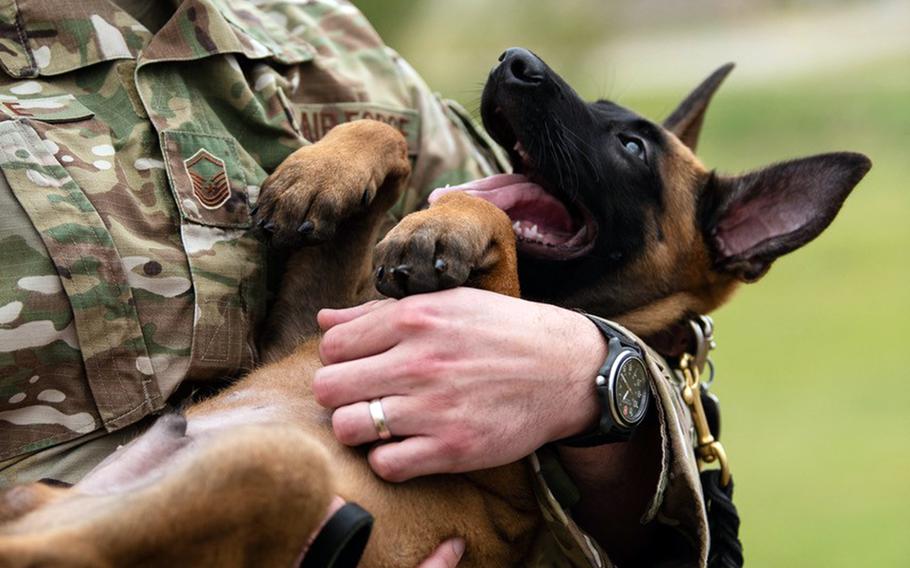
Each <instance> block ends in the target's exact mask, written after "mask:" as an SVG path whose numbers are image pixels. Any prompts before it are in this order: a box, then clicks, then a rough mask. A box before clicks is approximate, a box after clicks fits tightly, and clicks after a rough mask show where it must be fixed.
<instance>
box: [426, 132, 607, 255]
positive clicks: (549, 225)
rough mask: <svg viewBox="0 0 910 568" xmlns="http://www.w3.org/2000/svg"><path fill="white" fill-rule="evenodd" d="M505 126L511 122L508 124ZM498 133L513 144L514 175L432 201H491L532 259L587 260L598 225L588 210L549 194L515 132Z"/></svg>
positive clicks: (461, 187)
mask: <svg viewBox="0 0 910 568" xmlns="http://www.w3.org/2000/svg"><path fill="white" fill-rule="evenodd" d="M503 122H504V123H505V121H503ZM501 132H502V131H500V132H496V133H493V134H494V138H496V140H497V141H498V142H500V143H502V142H503V138H506V139H507V140H511V141H513V142H512V145H511V147H509V148H508V149H509V157H510V160H511V162H512V168H513V171H514V172H515V173H513V174H498V175H493V176H490V177H486V178H482V179H479V180H475V181H471V182H468V183H465V184H462V185H457V186H452V187H443V188H439V189H437V190H435V191H433V193H431V194H430V197H429V202H430V203H431V204H432V203H433V202H434V201H436V200H437V199H439V198H440V197H442V196H443V195H445V194H446V193H450V192H453V191H463V192H465V193H467V194H469V195H473V196H476V197H479V198H481V199H484V200H486V201H489V202H490V203H492V204H493V205H495V206H496V207H498V208H500V209H502V210H503V211H504V212H505V213H506V215H508V216H509V219H511V220H512V229H513V230H514V231H515V236H516V237H518V250H519V251H520V252H521V253H523V254H527V255H529V256H534V257H539V258H547V259H553V260H569V259H572V258H577V257H580V256H583V255H584V254H586V253H587V252H589V251H590V250H591V248H592V247H593V246H594V238H595V236H596V232H597V231H596V225H595V224H594V220H593V218H592V217H591V215H590V214H589V213H588V212H587V210H586V209H584V207H582V206H577V205H567V204H565V203H563V201H561V200H560V199H559V198H558V197H556V195H554V193H552V192H550V191H547V183H548V182H547V181H546V180H545V179H544V178H543V177H542V176H541V174H540V173H539V172H538V171H537V170H536V169H535V167H534V162H533V158H532V157H531V156H529V155H528V153H527V152H526V151H525V149H524V147H523V146H522V144H521V142H519V141H518V140H517V139H516V137H515V135H514V134H511V129H508V132H509V136H503V135H502V133H501Z"/></svg>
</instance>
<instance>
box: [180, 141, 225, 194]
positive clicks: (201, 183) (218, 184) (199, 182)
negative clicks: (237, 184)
mask: <svg viewBox="0 0 910 568" xmlns="http://www.w3.org/2000/svg"><path fill="white" fill-rule="evenodd" d="M183 165H184V167H185V168H186V173H187V174H188V175H189V176H190V181H191V182H192V183H193V195H194V196H195V197H196V199H197V200H199V203H200V204H202V206H203V207H205V208H206V209H218V208H219V207H221V206H222V205H224V204H225V202H226V201H227V200H228V199H230V197H231V184H230V182H229V181H228V175H227V169H226V168H225V167H224V160H221V159H219V158H218V157H216V156H213V155H212V154H211V153H209V151H208V150H206V149H205V148H202V149H200V150H199V151H198V152H196V153H195V154H193V155H192V156H190V157H189V158H187V159H186V160H184V161H183Z"/></svg>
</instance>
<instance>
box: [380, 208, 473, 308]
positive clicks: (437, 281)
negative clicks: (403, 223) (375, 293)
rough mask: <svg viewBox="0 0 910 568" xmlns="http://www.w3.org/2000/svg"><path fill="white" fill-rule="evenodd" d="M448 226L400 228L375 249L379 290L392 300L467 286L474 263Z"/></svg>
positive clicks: (431, 224) (437, 224) (429, 224)
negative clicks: (448, 229)
mask: <svg viewBox="0 0 910 568" xmlns="http://www.w3.org/2000/svg"><path fill="white" fill-rule="evenodd" d="M454 237H455V236H454V235H452V234H451V233H449V232H448V231H447V230H446V226H445V224H442V223H436V222H428V223H426V224H422V225H418V226H416V227H413V226H409V227H397V228H396V229H394V230H393V231H392V232H391V233H389V235H388V236H387V237H386V238H385V239H384V240H383V241H382V242H381V243H379V244H378V245H377V247H376V259H375V262H376V272H375V282H376V289H377V290H379V292H381V293H382V294H384V295H386V296H389V297H392V298H403V297H405V296H410V295H412V294H421V293H425V292H434V291H437V290H445V289H448V288H454V287H456V286H460V285H462V284H464V283H465V282H466V281H467V280H468V277H469V276H470V274H471V270H472V269H473V267H474V264H475V259H474V258H472V257H473V255H471V254H469V253H468V249H469V247H465V246H463V243H461V242H459V240H458V239H457V238H454Z"/></svg>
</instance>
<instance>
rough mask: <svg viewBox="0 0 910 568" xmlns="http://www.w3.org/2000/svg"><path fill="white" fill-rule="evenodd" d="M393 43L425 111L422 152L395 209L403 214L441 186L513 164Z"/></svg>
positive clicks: (398, 63)
mask: <svg viewBox="0 0 910 568" xmlns="http://www.w3.org/2000/svg"><path fill="white" fill-rule="evenodd" d="M387 49H389V51H390V53H391V56H392V59H393V60H394V61H395V64H396V66H397V67H398V70H399V73H400V75H401V77H402V79H403V81H404V82H405V84H406V85H407V86H408V88H409V90H410V91H411V97H412V101H413V102H412V108H415V109H417V111H418V113H419V114H420V137H419V140H420V148H419V151H418V153H417V156H418V158H417V162H416V164H415V165H414V171H413V174H412V176H411V188H410V191H409V192H408V193H407V195H406V196H405V197H404V199H402V201H401V202H399V204H398V205H397V206H396V210H395V211H394V214H395V216H396V217H397V218H400V217H402V216H403V215H406V214H407V213H410V212H412V211H414V210H416V209H418V208H420V207H421V206H422V205H423V204H424V203H425V201H426V198H427V196H428V195H429V194H430V192H431V191H432V190H434V189H436V188H437V187H443V186H445V185H446V184H451V185H456V184H460V183H464V182H466V181H469V180H472V179H477V178H480V177H486V176H490V175H493V174H496V173H502V172H505V171H508V170H509V169H510V167H509V165H508V160H507V159H506V158H505V155H504V154H503V153H502V151H501V150H500V149H499V147H498V146H497V145H496V144H495V143H494V142H493V141H492V139H490V137H489V136H488V135H487V134H486V133H485V132H484V131H483V130H482V129H481V128H480V127H479V126H478V125H477V124H476V123H475V122H474V121H473V120H472V119H471V117H470V115H469V114H468V113H467V112H466V111H465V110H464V109H463V108H462V107H461V106H460V105H459V104H458V103H457V102H455V101H452V100H445V99H443V98H441V97H440V96H439V95H438V94H437V93H434V92H433V91H431V90H430V88H429V87H428V86H427V84H426V83H425V82H424V81H423V79H422V78H421V77H420V75H418V73H417V71H415V70H414V68H413V67H411V65H410V64H408V62H407V61H405V60H404V59H403V58H402V57H401V56H400V55H398V54H397V53H395V52H394V51H392V50H391V48H387Z"/></svg>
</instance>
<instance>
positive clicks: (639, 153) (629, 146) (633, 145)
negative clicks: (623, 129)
mask: <svg viewBox="0 0 910 568" xmlns="http://www.w3.org/2000/svg"><path fill="white" fill-rule="evenodd" d="M619 141H620V142H621V143H622V147H623V150H625V151H626V152H628V153H630V154H632V155H633V156H635V157H636V158H638V159H639V160H642V161H644V159H645V144H644V142H642V141H641V140H639V139H638V138H632V137H630V136H620V137H619Z"/></svg>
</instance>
